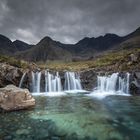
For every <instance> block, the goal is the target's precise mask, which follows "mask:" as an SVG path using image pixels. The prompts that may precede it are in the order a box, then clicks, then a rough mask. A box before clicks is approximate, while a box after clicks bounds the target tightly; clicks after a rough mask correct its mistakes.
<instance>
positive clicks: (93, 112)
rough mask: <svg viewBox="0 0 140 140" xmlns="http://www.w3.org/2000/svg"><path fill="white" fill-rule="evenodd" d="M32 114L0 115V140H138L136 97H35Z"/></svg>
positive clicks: (139, 110) (139, 102) (139, 118)
mask: <svg viewBox="0 0 140 140" xmlns="http://www.w3.org/2000/svg"><path fill="white" fill-rule="evenodd" d="M35 98H36V107H35V108H34V109H32V110H26V111H17V112H10V113H1V114H0V140H139V139H140V97H132V96H130V97H127V96H108V97H106V98H104V99H102V100H98V99H96V98H93V97H88V96H84V95H66V96H59V97H39V96H37V97H35Z"/></svg>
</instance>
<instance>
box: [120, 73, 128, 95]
mask: <svg viewBox="0 0 140 140" xmlns="http://www.w3.org/2000/svg"><path fill="white" fill-rule="evenodd" d="M129 79H130V73H126V76H125V77H124V78H121V77H119V88H118V91H120V92H123V93H126V94H129Z"/></svg>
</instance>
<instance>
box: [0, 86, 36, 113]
mask: <svg viewBox="0 0 140 140" xmlns="http://www.w3.org/2000/svg"><path fill="white" fill-rule="evenodd" d="M34 105H35V99H34V98H33V97H32V95H31V94H30V92H29V91H28V90H27V89H21V88H18V87H16V86H14V85H8V86H6V87H5V88H0V108H1V109H3V110H5V111H12V110H20V109H28V108H30V107H33V106H34Z"/></svg>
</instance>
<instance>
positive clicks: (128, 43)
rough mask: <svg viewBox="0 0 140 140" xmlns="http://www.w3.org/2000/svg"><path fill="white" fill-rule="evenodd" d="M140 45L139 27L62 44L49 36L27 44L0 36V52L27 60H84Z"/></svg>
mask: <svg viewBox="0 0 140 140" xmlns="http://www.w3.org/2000/svg"><path fill="white" fill-rule="evenodd" d="M137 47H140V28H138V29H136V30H135V31H134V32H132V33H130V34H128V35H126V36H123V37H121V36H118V35H116V34H110V33H108V34H105V35H104V36H99V37H96V38H95V37H91V38H89V37H85V38H83V39H82V40H80V41H79V42H77V43H76V44H63V43H61V42H58V41H55V40H53V39H51V38H50V37H48V36H46V37H44V38H43V39H42V40H41V41H40V42H39V43H38V44H36V45H29V44H27V43H25V42H22V41H19V40H16V41H14V42H12V41H11V40H10V39H8V38H6V37H4V36H2V35H1V36H0V54H6V55H9V54H15V53H16V57H18V58H21V59H25V60H29V61H46V60H63V61H71V60H76V61H77V60H86V59H89V58H94V57H96V56H98V55H101V54H103V53H107V52H108V51H110V50H111V51H112V50H121V49H131V48H137Z"/></svg>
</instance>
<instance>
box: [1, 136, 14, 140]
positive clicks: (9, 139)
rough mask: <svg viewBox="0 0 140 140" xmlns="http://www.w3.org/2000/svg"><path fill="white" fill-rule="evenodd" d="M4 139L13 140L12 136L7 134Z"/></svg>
mask: <svg viewBox="0 0 140 140" xmlns="http://www.w3.org/2000/svg"><path fill="white" fill-rule="evenodd" d="M3 140H12V136H10V135H9V136H5V137H4V138H3Z"/></svg>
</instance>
